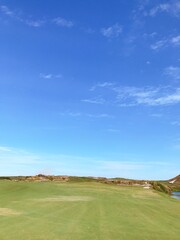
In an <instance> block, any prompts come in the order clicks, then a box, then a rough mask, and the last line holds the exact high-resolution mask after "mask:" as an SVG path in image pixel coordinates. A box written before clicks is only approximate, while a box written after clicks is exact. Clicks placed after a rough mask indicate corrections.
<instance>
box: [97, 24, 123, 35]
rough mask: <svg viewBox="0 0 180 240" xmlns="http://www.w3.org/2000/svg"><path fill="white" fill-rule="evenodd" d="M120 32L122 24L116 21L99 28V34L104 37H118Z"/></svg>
mask: <svg viewBox="0 0 180 240" xmlns="http://www.w3.org/2000/svg"><path fill="white" fill-rule="evenodd" d="M121 33H122V26H121V25H120V24H118V23H116V24H114V25H112V26H110V27H107V28H102V29H101V34H102V35H103V36H104V37H106V38H118V37H119V35H120V34H121Z"/></svg>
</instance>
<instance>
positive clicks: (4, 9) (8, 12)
mask: <svg viewBox="0 0 180 240" xmlns="http://www.w3.org/2000/svg"><path fill="white" fill-rule="evenodd" d="M0 11H1V12H2V13H4V14H5V15H7V16H9V17H12V16H14V12H13V11H12V10H10V9H9V8H8V7H7V6H5V5H1V6H0Z"/></svg>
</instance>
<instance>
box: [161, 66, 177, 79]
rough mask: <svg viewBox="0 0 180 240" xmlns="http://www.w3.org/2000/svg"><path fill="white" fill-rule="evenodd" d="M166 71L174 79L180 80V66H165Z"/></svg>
mask: <svg viewBox="0 0 180 240" xmlns="http://www.w3.org/2000/svg"><path fill="white" fill-rule="evenodd" d="M164 73H165V74H166V75H168V76H169V77H171V78H172V79H174V80H180V67H175V66H169V67H167V68H165V70H164Z"/></svg>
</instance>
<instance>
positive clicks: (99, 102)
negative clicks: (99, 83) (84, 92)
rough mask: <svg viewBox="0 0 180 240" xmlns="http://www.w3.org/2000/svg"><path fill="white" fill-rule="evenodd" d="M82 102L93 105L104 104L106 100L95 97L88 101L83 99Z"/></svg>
mask: <svg viewBox="0 0 180 240" xmlns="http://www.w3.org/2000/svg"><path fill="white" fill-rule="evenodd" d="M81 101H82V102H85V103H92V104H104V103H105V100H104V98H102V97H99V96H98V97H94V98H89V99H88V98H87V99H82V100H81Z"/></svg>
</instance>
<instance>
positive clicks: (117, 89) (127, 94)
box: [83, 76, 180, 107]
mask: <svg viewBox="0 0 180 240" xmlns="http://www.w3.org/2000/svg"><path fill="white" fill-rule="evenodd" d="M176 77H177V76H176ZM97 88H100V89H101V95H102V99H103V102H101V104H112V105H116V106H119V107H132V106H138V105H144V106H166V105H173V104H178V103H180V88H171V87H170V86H165V87H161V86H160V87H141V88H140V87H128V86H125V87H124V86H123V87H122V86H117V85H112V83H109V84H108V83H107V82H106V83H104V84H103V83H102V84H99V83H98V84H97V85H96V86H93V93H94V94H95V93H96V90H97ZM107 89H108V90H109V91H110V93H111V94H108V95H107V92H106V91H105V90H107ZM90 90H91V91H92V88H91V89H90ZM109 96H111V97H109ZM92 99H93V98H92ZM92 99H86V100H83V101H84V102H87V103H93V104H99V103H100V102H99V101H93V100H92ZM94 99H96V98H95V97H94Z"/></svg>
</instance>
